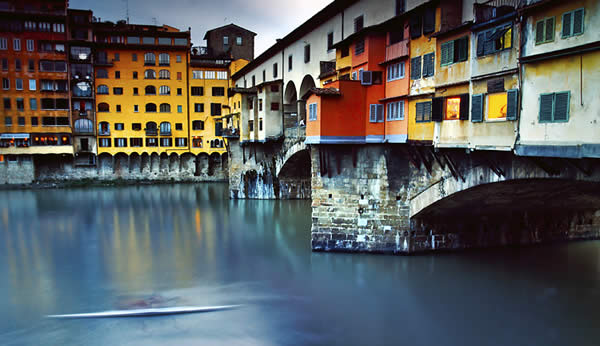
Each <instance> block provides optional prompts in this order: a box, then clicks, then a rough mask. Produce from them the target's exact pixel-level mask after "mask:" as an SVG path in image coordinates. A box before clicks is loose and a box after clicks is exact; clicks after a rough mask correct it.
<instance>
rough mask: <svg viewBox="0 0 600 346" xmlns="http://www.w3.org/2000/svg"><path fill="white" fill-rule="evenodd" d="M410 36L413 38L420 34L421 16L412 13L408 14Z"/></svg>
mask: <svg viewBox="0 0 600 346" xmlns="http://www.w3.org/2000/svg"><path fill="white" fill-rule="evenodd" d="M409 25H410V38H412V39H415V38H419V37H420V36H421V16H420V15H418V14H414V15H412V16H410V19H409Z"/></svg>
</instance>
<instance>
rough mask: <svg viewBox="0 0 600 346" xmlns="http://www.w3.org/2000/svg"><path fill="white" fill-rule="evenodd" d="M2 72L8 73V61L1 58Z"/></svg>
mask: <svg viewBox="0 0 600 346" xmlns="http://www.w3.org/2000/svg"><path fill="white" fill-rule="evenodd" d="M2 71H8V59H6V58H2Z"/></svg>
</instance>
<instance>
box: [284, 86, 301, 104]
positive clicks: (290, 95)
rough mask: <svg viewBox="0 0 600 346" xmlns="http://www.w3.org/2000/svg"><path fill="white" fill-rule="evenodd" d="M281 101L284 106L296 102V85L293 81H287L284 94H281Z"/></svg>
mask: <svg viewBox="0 0 600 346" xmlns="http://www.w3.org/2000/svg"><path fill="white" fill-rule="evenodd" d="M283 101H284V103H285V104H288V105H289V104H294V103H295V102H296V101H298V93H297V92H296V84H294V81H289V82H288V83H287V84H286V85H285V92H284V94H283Z"/></svg>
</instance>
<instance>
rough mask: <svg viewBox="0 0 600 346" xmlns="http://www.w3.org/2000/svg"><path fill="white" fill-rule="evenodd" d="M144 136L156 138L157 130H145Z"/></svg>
mask: <svg viewBox="0 0 600 346" xmlns="http://www.w3.org/2000/svg"><path fill="white" fill-rule="evenodd" d="M146 136H158V129H146Z"/></svg>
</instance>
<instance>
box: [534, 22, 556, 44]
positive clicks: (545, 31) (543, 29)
mask: <svg viewBox="0 0 600 346" xmlns="http://www.w3.org/2000/svg"><path fill="white" fill-rule="evenodd" d="M552 41H554V17H552V18H544V19H542V20H540V21H538V22H537V23H535V44H542V43H548V42H552Z"/></svg>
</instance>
